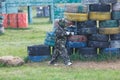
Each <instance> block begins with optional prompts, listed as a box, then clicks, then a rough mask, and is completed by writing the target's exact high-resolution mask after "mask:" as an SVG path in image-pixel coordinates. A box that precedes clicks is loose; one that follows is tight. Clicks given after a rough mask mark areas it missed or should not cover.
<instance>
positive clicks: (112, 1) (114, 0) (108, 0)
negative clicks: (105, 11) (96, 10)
mask: <svg viewBox="0 0 120 80" xmlns="http://www.w3.org/2000/svg"><path fill="white" fill-rule="evenodd" d="M99 2H100V3H102V4H107V3H116V2H117V0H99Z"/></svg>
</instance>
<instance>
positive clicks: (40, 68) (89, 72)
mask: <svg viewBox="0 0 120 80" xmlns="http://www.w3.org/2000/svg"><path fill="white" fill-rule="evenodd" d="M51 29H52V24H51V23H49V19H48V18H33V24H31V25H29V28H28V29H6V30H5V34H3V35H0V56H5V55H13V56H19V57H21V58H25V57H27V46H29V45H34V44H43V43H44V39H45V36H46V32H47V31H51ZM74 57H76V56H74ZM47 62H48V61H47ZM47 62H41V63H27V64H24V65H23V66H21V67H0V80H120V76H119V74H120V71H119V70H114V69H94V68H89V69H88V68H80V67H74V65H73V66H72V67H67V66H64V65H61V66H49V65H48V63H47Z"/></svg>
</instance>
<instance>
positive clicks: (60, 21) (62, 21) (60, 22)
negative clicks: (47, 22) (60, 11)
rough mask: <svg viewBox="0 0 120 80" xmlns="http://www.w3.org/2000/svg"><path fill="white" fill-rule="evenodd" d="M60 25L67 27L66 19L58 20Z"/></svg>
mask: <svg viewBox="0 0 120 80" xmlns="http://www.w3.org/2000/svg"><path fill="white" fill-rule="evenodd" d="M58 25H59V26H60V27H62V28H64V27H66V20H65V19H60V20H59V21H58Z"/></svg>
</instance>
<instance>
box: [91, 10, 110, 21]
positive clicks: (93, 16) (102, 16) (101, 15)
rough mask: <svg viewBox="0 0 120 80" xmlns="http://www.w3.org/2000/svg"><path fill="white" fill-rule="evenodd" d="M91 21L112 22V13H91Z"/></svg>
mask: <svg viewBox="0 0 120 80" xmlns="http://www.w3.org/2000/svg"><path fill="white" fill-rule="evenodd" d="M89 19H90V20H99V21H103V20H110V19H111V13H110V12H90V13H89Z"/></svg>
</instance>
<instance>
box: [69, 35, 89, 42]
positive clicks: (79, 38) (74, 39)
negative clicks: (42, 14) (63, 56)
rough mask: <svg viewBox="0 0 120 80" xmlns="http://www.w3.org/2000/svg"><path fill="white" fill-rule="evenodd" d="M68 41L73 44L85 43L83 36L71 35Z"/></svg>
mask: <svg viewBox="0 0 120 80" xmlns="http://www.w3.org/2000/svg"><path fill="white" fill-rule="evenodd" d="M68 40H69V41H73V42H86V41H87V37H86V36H84V35H73V36H70V37H69V38H68Z"/></svg>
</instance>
